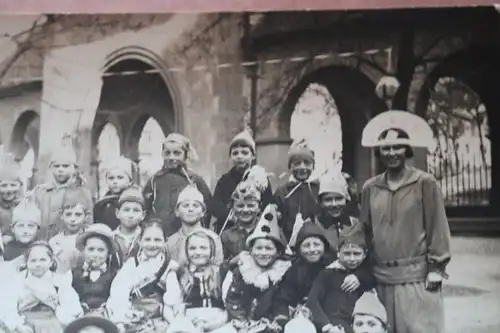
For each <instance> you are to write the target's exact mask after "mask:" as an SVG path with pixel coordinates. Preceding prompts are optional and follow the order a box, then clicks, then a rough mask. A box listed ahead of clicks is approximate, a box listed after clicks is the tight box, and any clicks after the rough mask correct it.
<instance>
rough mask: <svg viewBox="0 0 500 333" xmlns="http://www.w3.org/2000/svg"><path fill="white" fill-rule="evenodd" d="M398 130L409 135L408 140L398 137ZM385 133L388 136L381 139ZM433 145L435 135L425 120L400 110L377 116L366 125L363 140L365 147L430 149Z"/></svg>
mask: <svg viewBox="0 0 500 333" xmlns="http://www.w3.org/2000/svg"><path fill="white" fill-rule="evenodd" d="M391 130H394V131H392V132H391ZM398 130H399V131H403V132H405V133H406V134H408V138H403V137H401V135H398V134H399V133H398ZM384 132H385V134H386V135H384V136H383V137H381V136H382V134H383V133H384ZM433 144H434V134H433V132H432V129H431V127H430V126H429V124H427V121H426V120H425V119H424V118H422V117H419V116H417V115H416V114H414V113H411V112H408V111H398V110H389V111H385V112H382V113H380V114H378V115H377V116H375V117H374V118H373V119H372V120H370V121H369V122H368V124H366V126H365V128H364V129H363V135H362V139H361V145H362V146H363V147H380V146H385V145H408V146H411V147H423V148H429V147H431V146H432V145H433Z"/></svg>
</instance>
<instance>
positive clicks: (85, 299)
mask: <svg viewBox="0 0 500 333" xmlns="http://www.w3.org/2000/svg"><path fill="white" fill-rule="evenodd" d="M76 248H77V249H78V250H79V251H81V252H82V253H83V259H84V260H83V262H82V263H79V265H78V266H77V267H76V268H75V269H73V270H72V275H73V283H72V284H73V288H74V289H75V290H76V292H77V293H78V295H79V297H80V303H81V305H82V308H83V310H84V311H85V314H87V315H99V316H104V317H106V316H107V311H106V302H107V300H108V297H109V293H110V289H111V283H112V282H113V279H114V278H115V276H116V273H117V272H118V266H119V262H118V260H117V258H118V255H117V251H118V249H117V245H116V243H115V240H114V237H113V231H112V230H111V229H110V228H109V227H108V226H107V225H105V224H102V223H95V224H92V225H91V226H89V227H88V228H87V230H85V232H83V233H81V234H79V235H78V237H77V238H76Z"/></svg>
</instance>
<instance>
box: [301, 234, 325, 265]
mask: <svg viewBox="0 0 500 333" xmlns="http://www.w3.org/2000/svg"><path fill="white" fill-rule="evenodd" d="M300 254H301V255H302V257H303V258H304V259H305V260H307V261H308V262H310V263H316V262H318V261H320V260H321V258H322V257H323V255H324V254H325V243H323V241H322V240H321V239H320V238H319V237H314V236H311V237H307V238H306V239H304V240H303V241H302V243H301V244H300Z"/></svg>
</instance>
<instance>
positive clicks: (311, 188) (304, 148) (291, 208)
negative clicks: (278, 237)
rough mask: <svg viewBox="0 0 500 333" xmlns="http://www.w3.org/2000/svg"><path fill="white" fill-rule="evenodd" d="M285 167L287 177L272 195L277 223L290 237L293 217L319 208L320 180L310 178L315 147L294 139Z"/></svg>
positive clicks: (310, 215)
mask: <svg viewBox="0 0 500 333" xmlns="http://www.w3.org/2000/svg"><path fill="white" fill-rule="evenodd" d="M288 169H289V170H290V172H291V176H290V179H289V180H288V182H287V183H286V184H284V185H282V186H280V187H279V188H278V189H277V190H276V192H275V194H274V196H275V201H276V204H277V205H278V210H279V212H280V213H281V218H280V227H281V228H282V230H283V233H284V234H285V237H286V239H287V240H290V238H291V235H292V233H293V229H294V225H295V222H296V220H297V219H304V220H306V219H308V218H310V219H313V218H314V216H315V215H316V214H317V212H318V204H317V202H316V198H317V197H318V190H319V182H318V181H317V180H312V179H310V178H311V174H312V172H313V170H314V151H313V150H312V149H311V148H310V147H309V146H308V144H307V143H306V142H305V140H300V141H295V142H293V143H292V145H291V146H290V149H289V151H288ZM298 229H300V228H298Z"/></svg>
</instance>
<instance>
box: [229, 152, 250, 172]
mask: <svg viewBox="0 0 500 333" xmlns="http://www.w3.org/2000/svg"><path fill="white" fill-rule="evenodd" d="M253 159H254V155H253V152H252V149H250V147H245V146H234V147H233V148H231V162H233V165H234V166H235V167H236V169H239V170H245V169H247V168H249V167H250V165H251V164H252V161H253Z"/></svg>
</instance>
